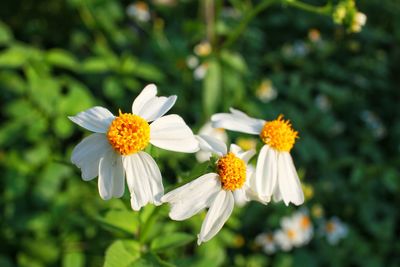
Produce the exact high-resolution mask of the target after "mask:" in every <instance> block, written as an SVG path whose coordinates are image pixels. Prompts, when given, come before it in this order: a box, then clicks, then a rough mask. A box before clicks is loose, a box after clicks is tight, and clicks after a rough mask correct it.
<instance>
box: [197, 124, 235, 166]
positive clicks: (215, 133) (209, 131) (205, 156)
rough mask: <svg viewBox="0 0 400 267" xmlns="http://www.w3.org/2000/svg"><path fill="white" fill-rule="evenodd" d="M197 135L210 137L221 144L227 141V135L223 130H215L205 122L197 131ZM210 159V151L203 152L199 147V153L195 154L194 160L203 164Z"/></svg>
mask: <svg viewBox="0 0 400 267" xmlns="http://www.w3.org/2000/svg"><path fill="white" fill-rule="evenodd" d="M199 135H208V136H212V137H214V138H216V139H218V140H220V141H222V142H223V143H226V142H227V141H228V135H227V134H226V131H225V129H217V128H213V127H212V126H211V122H206V123H205V124H204V125H203V126H202V127H201V128H200V130H199ZM210 157H211V152H210V151H204V150H202V149H201V147H200V151H198V152H197V153H196V159H197V161H198V162H205V161H207V160H209V159H210Z"/></svg>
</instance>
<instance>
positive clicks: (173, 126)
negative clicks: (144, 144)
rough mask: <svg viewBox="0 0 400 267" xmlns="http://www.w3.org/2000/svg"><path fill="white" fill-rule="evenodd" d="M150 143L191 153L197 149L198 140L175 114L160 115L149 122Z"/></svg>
mask: <svg viewBox="0 0 400 267" xmlns="http://www.w3.org/2000/svg"><path fill="white" fill-rule="evenodd" d="M150 143H151V144H153V145H155V146H157V147H160V148H163V149H166V150H171V151H177V152H186V153H193V152H196V151H198V150H199V142H198V141H197V139H196V138H195V137H194V135H193V132H192V130H191V129H190V128H189V127H188V126H187V125H186V123H185V121H184V120H183V119H182V118H181V117H180V116H178V115H175V114H172V115H167V116H164V117H161V118H159V119H157V120H155V121H154V122H153V123H152V124H150Z"/></svg>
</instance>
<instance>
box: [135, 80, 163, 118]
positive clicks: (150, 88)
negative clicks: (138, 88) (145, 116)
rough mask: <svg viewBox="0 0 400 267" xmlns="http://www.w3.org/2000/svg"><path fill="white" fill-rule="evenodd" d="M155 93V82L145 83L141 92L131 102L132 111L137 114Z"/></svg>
mask: <svg viewBox="0 0 400 267" xmlns="http://www.w3.org/2000/svg"><path fill="white" fill-rule="evenodd" d="M156 94H157V87H156V85H155V84H149V85H147V86H146V87H145V88H144V89H143V90H142V92H141V93H140V94H139V95H138V96H137V97H136V98H135V100H134V101H133V104H132V113H133V114H136V115H139V113H140V111H141V110H142V109H143V108H144V107H145V105H146V103H147V102H149V101H150V100H151V99H153V98H154V97H155V96H156Z"/></svg>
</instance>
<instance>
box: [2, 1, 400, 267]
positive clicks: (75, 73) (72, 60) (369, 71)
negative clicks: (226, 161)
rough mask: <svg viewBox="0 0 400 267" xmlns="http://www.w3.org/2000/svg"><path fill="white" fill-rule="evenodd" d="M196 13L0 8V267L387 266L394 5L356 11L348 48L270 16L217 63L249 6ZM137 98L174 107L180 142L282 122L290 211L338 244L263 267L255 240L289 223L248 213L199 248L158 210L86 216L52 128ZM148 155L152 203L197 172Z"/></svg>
mask: <svg viewBox="0 0 400 267" xmlns="http://www.w3.org/2000/svg"><path fill="white" fill-rule="evenodd" d="M160 2H161V1H160ZM171 2H175V1H171ZM205 2H207V1H204V2H198V1H189V0H185V1H179V3H175V4H174V5H171V6H169V5H162V4H157V1H152V2H151V3H149V8H150V14H151V18H150V20H149V21H138V20H137V19H135V18H133V17H132V16H129V15H128V14H127V8H128V6H129V4H131V2H129V1H104V0H85V1H79V0H68V1H45V0H35V1H33V0H23V1H9V0H6V1H2V2H1V3H0V19H1V20H0V92H1V98H0V101H1V102H0V105H1V113H0V117H1V127H0V170H1V174H2V175H1V179H0V266H5V267H7V266H29V267H31V266H34V267H36V266H37V267H39V266H64V267H72V266H74V267H75V266H78V267H79V266H100V265H102V264H103V262H104V261H105V266H221V265H222V266H281V267H284V266H367V267H375V266H388V267H389V266H390V267H394V266H399V265H400V254H399V251H400V241H399V240H398V236H399V222H400V218H399V216H400V215H399V212H398V207H399V204H400V198H399V195H400V194H399V193H400V175H399V167H398V166H400V156H399V152H400V151H399V150H400V146H399V142H398V140H399V136H400V120H399V119H398V118H399V117H400V109H399V100H400V91H399V89H398V87H399V84H400V77H399V75H398V74H399V73H400V46H399V44H400V16H398V14H399V13H400V3H399V2H398V1H392V0H384V1H378V0H368V1H362V2H361V1H360V3H358V7H359V9H360V10H362V12H364V13H366V14H367V16H368V22H367V26H366V27H365V28H364V29H363V31H362V32H361V33H360V34H348V33H346V30H345V29H344V28H343V27H340V26H337V25H334V24H333V22H332V19H331V18H329V17H326V16H321V15H318V14H312V13H308V12H305V11H303V10H298V9H294V8H291V7H290V6H288V5H285V4H278V5H274V6H272V7H270V8H269V9H267V10H266V11H263V12H261V13H260V14H258V16H255V17H254V19H253V20H252V21H251V22H250V24H249V25H248V27H247V28H246V29H245V31H244V32H243V33H242V34H241V35H240V38H239V39H237V40H236V42H234V43H233V44H232V45H229V46H226V47H224V41H225V40H229V37H230V36H231V35H230V34H231V33H232V32H233V31H234V29H237V27H238V25H240V21H243V18H244V17H245V16H246V14H248V12H249V10H251V8H252V6H251V5H250V2H251V1H233V0H232V1H216V5H217V6H216V10H217V15H218V19H217V20H216V21H214V22H213V23H214V24H213V27H211V28H210V24H209V23H205V19H204V16H203V9H204V3H205ZM254 2H257V1H254ZM310 3H314V4H317V5H322V4H323V3H324V1H310ZM313 29H314V30H313ZM312 33H314V35H311V34H312ZM316 33H318V35H316ZM206 36H209V38H211V41H212V42H211V43H212V48H213V50H212V52H211V54H209V55H206V56H203V57H200V60H201V62H202V63H206V65H207V66H208V67H207V73H206V75H205V77H204V79H202V80H196V79H195V78H194V76H193V70H192V69H190V68H189V67H188V66H187V65H186V59H187V57H188V56H190V55H193V53H194V52H193V49H194V47H195V45H196V44H198V43H200V42H201V41H203V40H204V39H205V38H206ZM313 36H314V37H313ZM316 37H318V38H316ZM264 79H269V80H270V81H271V82H272V84H273V86H274V88H275V89H276V90H277V93H278V97H277V98H276V99H275V100H272V101H271V102H269V103H263V102H262V101H260V99H258V98H257V97H256V91H257V88H258V86H259V84H260V83H261V82H262V80H264ZM150 82H151V83H156V84H157V85H158V87H159V91H160V92H161V94H162V95H169V94H176V95H178V101H177V104H176V106H174V108H173V110H172V112H173V113H178V114H180V115H182V117H183V118H184V119H185V120H186V121H187V122H188V123H189V124H190V125H191V126H193V128H194V129H195V130H197V129H199V127H200V126H201V125H202V124H203V123H205V122H206V121H207V119H208V117H209V115H211V114H212V113H214V112H222V111H227V110H228V108H229V107H231V106H232V107H236V108H239V109H242V110H244V111H246V112H247V113H248V114H250V115H251V116H253V117H260V118H265V119H273V118H275V117H276V116H277V115H279V114H280V113H283V114H285V116H286V117H287V118H289V119H291V121H292V122H293V125H294V127H295V129H297V130H298V131H299V132H300V139H299V141H298V142H297V144H296V146H295V148H294V149H293V156H294V158H295V162H296V166H297V167H298V168H299V169H301V170H302V171H303V173H304V175H303V176H305V178H304V179H305V181H306V182H307V183H308V184H311V185H312V186H313V187H314V193H315V195H314V197H313V198H312V199H311V200H308V201H307V202H306V204H305V206H307V207H310V208H311V207H312V206H313V205H314V204H321V205H322V206H323V207H324V210H325V214H327V215H329V216H333V215H336V216H339V217H340V218H342V219H343V221H345V222H346V223H347V224H348V226H349V228H350V233H349V236H348V238H346V239H345V240H343V241H342V242H341V243H339V245H337V246H331V245H328V244H327V243H326V242H325V241H324V240H321V239H315V240H314V241H312V242H311V244H310V245H309V246H306V247H303V248H298V249H295V250H294V251H292V252H290V253H284V252H279V253H277V254H275V255H273V256H266V255H265V254H263V253H262V251H260V249H259V248H255V246H254V244H253V240H254V238H255V236H256V235H257V234H258V233H260V232H262V231H265V230H271V229H274V228H275V227H276V226H277V225H279V219H280V218H281V217H282V216H283V215H285V214H288V213H290V212H291V211H293V210H294V208H293V207H290V208H287V207H284V206H283V204H281V203H280V204H271V205H268V206H267V207H265V206H262V205H260V204H256V203H252V204H250V205H249V206H247V207H246V208H242V209H240V208H237V209H235V212H234V214H233V216H232V217H231V218H230V219H229V221H228V223H227V224H226V225H225V227H224V228H223V230H222V231H221V232H220V233H219V234H218V235H217V237H215V238H214V239H213V240H211V241H210V242H208V243H206V244H203V245H201V246H200V247H198V246H197V245H196V244H195V242H194V240H195V234H196V233H197V232H198V231H199V229H200V225H201V218H202V215H198V216H195V217H193V218H191V219H190V220H188V221H185V222H173V221H170V220H169V219H168V218H167V213H168V207H166V206H165V205H164V206H162V207H161V208H157V209H155V208H154V207H152V206H148V207H146V208H145V209H144V210H143V211H141V212H140V213H135V212H133V211H131V210H130V208H129V201H128V199H129V196H128V195H127V194H126V195H125V197H124V198H123V199H122V200H119V199H115V200H111V201H108V202H104V201H101V199H100V198H99V196H98V193H97V181H96V180H94V181H91V182H83V181H82V180H81V179H80V173H79V170H78V169H77V168H75V166H73V165H72V164H71V163H70V162H69V157H70V153H71V150H72V148H73V147H74V146H75V145H76V144H77V143H78V142H79V140H80V139H81V138H82V137H83V132H84V131H82V130H81V129H77V127H76V126H75V125H73V124H72V123H71V122H70V121H69V120H68V119H67V116H68V115H74V114H76V113H78V112H80V111H82V110H85V109H87V108H89V107H91V106H94V105H102V106H105V107H108V108H109V109H110V110H111V111H113V112H114V113H116V112H117V110H118V108H121V110H129V109H130V105H131V103H132V100H133V99H134V97H136V95H137V94H138V92H139V91H140V90H141V89H142V88H143V86H144V85H145V84H147V83H150ZM230 134H231V133H230ZM238 136H239V135H237V134H233V133H232V135H231V137H232V140H234V138H235V137H238ZM155 154H156V155H157V162H158V163H159V165H160V169H161V171H162V173H163V177H164V184H165V185H166V187H167V190H169V189H170V187H168V185H169V184H174V183H176V182H180V183H181V182H184V181H187V180H190V179H193V178H195V176H196V174H199V173H201V172H202V171H203V170H205V169H206V168H207V166H206V165H199V164H198V163H196V162H195V159H194V156H193V155H183V154H179V153H171V152H165V151H161V150H160V151H158V150H155ZM171 155H172V156H171ZM193 169H195V171H192V170H193ZM240 240H244V243H243V242H240ZM105 259H106V260H105Z"/></svg>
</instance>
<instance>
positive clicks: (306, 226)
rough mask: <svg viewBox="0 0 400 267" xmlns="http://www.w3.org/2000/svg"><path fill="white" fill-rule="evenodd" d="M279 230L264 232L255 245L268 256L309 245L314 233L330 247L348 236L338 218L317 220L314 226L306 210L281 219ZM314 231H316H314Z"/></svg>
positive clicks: (344, 226)
mask: <svg viewBox="0 0 400 267" xmlns="http://www.w3.org/2000/svg"><path fill="white" fill-rule="evenodd" d="M280 226H281V227H280V228H279V229H277V230H275V231H273V232H271V231H270V232H264V233H261V234H259V235H258V236H256V238H255V244H256V245H257V246H258V247H261V249H262V250H263V251H264V252H265V253H266V254H268V255H271V254H274V253H276V252H277V251H279V250H280V251H290V250H292V249H293V248H296V247H302V246H305V245H307V244H308V243H310V241H311V239H312V238H313V237H314V233H315V232H316V234H317V235H318V236H319V237H322V238H326V240H327V242H328V243H329V244H330V245H336V244H338V243H339V241H340V240H341V239H343V238H345V237H346V236H347V234H348V228H347V226H346V224H344V223H343V222H342V221H341V220H340V219H339V218H337V217H332V218H330V219H328V220H325V219H322V220H317V226H314V224H313V222H312V220H311V217H310V216H309V213H308V211H307V210H306V209H302V210H300V211H296V212H294V213H293V214H292V215H290V216H285V217H283V218H282V219H281V222H280ZM315 229H318V230H317V231H315Z"/></svg>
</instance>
